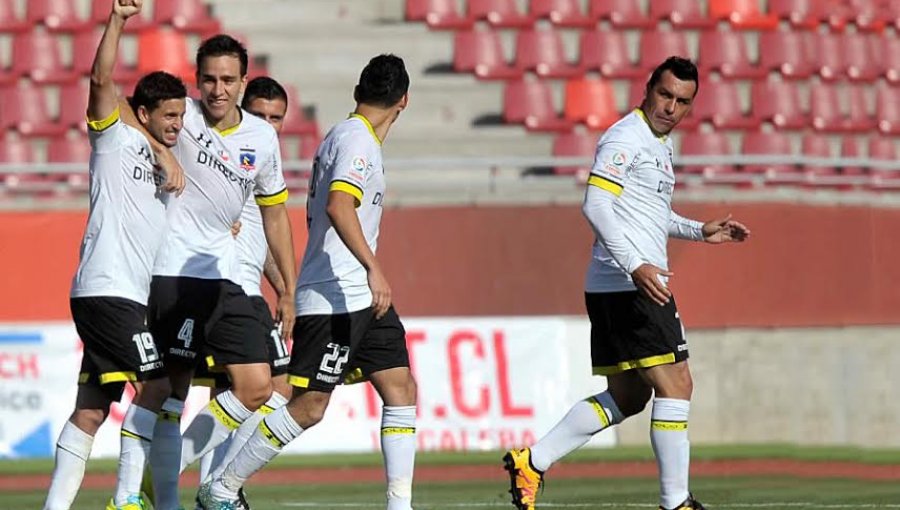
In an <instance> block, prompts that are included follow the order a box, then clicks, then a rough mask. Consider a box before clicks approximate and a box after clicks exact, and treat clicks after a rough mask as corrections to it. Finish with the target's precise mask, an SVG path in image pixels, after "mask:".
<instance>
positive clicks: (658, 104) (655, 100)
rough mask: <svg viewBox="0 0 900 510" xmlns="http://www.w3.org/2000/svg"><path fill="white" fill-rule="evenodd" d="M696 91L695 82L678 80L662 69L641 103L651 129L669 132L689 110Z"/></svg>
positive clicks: (662, 133)
mask: <svg viewBox="0 0 900 510" xmlns="http://www.w3.org/2000/svg"><path fill="white" fill-rule="evenodd" d="M696 92H697V84H696V83H694V82H693V81H692V80H679V79H678V78H676V77H675V75H674V74H672V72H671V71H664V72H663V73H662V76H660V79H659V82H657V83H656V85H654V86H653V88H652V89H650V90H648V91H647V97H645V98H644V104H642V105H641V110H643V111H644V114H645V115H646V116H647V120H648V121H649V122H650V127H652V128H653V131H655V132H657V133H659V134H661V135H667V134H669V132H670V131H672V129H673V128H674V127H675V126H677V125H678V123H679V122H681V119H683V118H684V116H685V115H687V114H688V113H689V112H690V111H691V106H692V105H693V103H694V94H695V93H696Z"/></svg>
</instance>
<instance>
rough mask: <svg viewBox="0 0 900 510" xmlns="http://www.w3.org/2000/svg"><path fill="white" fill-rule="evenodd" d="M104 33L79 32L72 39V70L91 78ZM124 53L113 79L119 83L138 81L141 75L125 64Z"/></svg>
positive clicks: (117, 64)
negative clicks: (95, 57)
mask: <svg viewBox="0 0 900 510" xmlns="http://www.w3.org/2000/svg"><path fill="white" fill-rule="evenodd" d="M102 36H103V31H102V30H100V29H97V30H85V31H84V32H79V33H78V34H76V35H75V37H73V38H72V70H73V71H74V72H75V73H76V74H79V75H84V76H89V75H90V74H91V67H92V66H93V64H94V56H95V55H96V53H97V46H98V45H99V44H100V38H101V37H102ZM123 53H124V52H122V51H120V52H119V55H118V59H117V62H116V68H115V69H114V70H113V79H114V80H116V81H117V82H132V81H136V80H137V79H138V78H139V77H140V74H138V72H137V69H135V68H134V67H131V66H129V65H128V64H126V63H125V57H124V55H123Z"/></svg>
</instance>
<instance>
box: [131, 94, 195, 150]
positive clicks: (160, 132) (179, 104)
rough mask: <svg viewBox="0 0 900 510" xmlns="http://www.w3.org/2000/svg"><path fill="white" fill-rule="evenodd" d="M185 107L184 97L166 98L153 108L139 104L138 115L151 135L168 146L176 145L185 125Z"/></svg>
mask: <svg viewBox="0 0 900 510" xmlns="http://www.w3.org/2000/svg"><path fill="white" fill-rule="evenodd" d="M184 108H185V106H184V98H181V99H165V100H162V101H160V102H159V104H158V105H157V106H156V108H154V109H153V110H147V108H146V107H144V106H139V107H138V111H137V116H138V120H139V121H140V122H141V124H142V125H143V126H144V127H145V128H146V129H147V131H148V132H149V133H150V136H152V137H153V138H155V139H156V141H158V142H159V143H161V144H163V145H165V146H166V147H174V146H175V143H176V142H177V141H178V132H179V131H181V128H182V126H183V125H184V124H183V122H182V120H183V118H184Z"/></svg>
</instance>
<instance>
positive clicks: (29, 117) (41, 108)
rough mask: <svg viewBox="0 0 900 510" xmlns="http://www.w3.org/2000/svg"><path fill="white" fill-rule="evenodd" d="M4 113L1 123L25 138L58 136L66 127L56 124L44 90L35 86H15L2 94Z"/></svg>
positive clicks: (0, 97)
mask: <svg viewBox="0 0 900 510" xmlns="http://www.w3.org/2000/svg"><path fill="white" fill-rule="evenodd" d="M0 100H2V103H0V104H2V108H0V111H2V112H3V116H2V119H0V123H2V126H3V127H4V128H14V129H16V130H17V131H18V132H19V133H21V134H22V135H23V136H58V135H61V134H62V133H65V132H66V129H67V128H66V126H64V125H61V124H58V123H56V122H55V121H54V120H53V119H52V118H51V117H50V114H49V113H48V110H47V98H46V96H45V94H44V89H43V88H41V87H35V86H33V85H25V84H20V85H13V86H10V87H6V88H4V89H3V90H2V92H0Z"/></svg>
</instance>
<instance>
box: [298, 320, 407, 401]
mask: <svg viewBox="0 0 900 510" xmlns="http://www.w3.org/2000/svg"><path fill="white" fill-rule="evenodd" d="M397 367H409V352H408V351H407V350H406V330H404V329H403V324H402V323H401V322H400V317H398V316H397V312H396V311H395V310H394V307H393V306H392V307H391V308H390V309H388V311H387V313H386V314H385V315H384V317H382V318H381V319H378V320H375V317H374V315H373V312H372V308H371V307H370V308H366V309H365V310H360V311H358V312H351V313H340V314H335V315H301V316H299V317H297V321H296V322H295V323H294V346H293V349H291V363H290V366H289V368H288V381H289V382H290V383H291V385H293V386H296V387H298V388H309V389H312V390H316V391H331V390H333V389H334V387H335V386H336V385H338V384H341V383H343V382H347V383H353V382H359V381H362V380H365V379H367V378H368V377H369V376H370V375H371V374H373V373H375V372H379V371H381V370H387V369H389V368H397Z"/></svg>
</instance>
